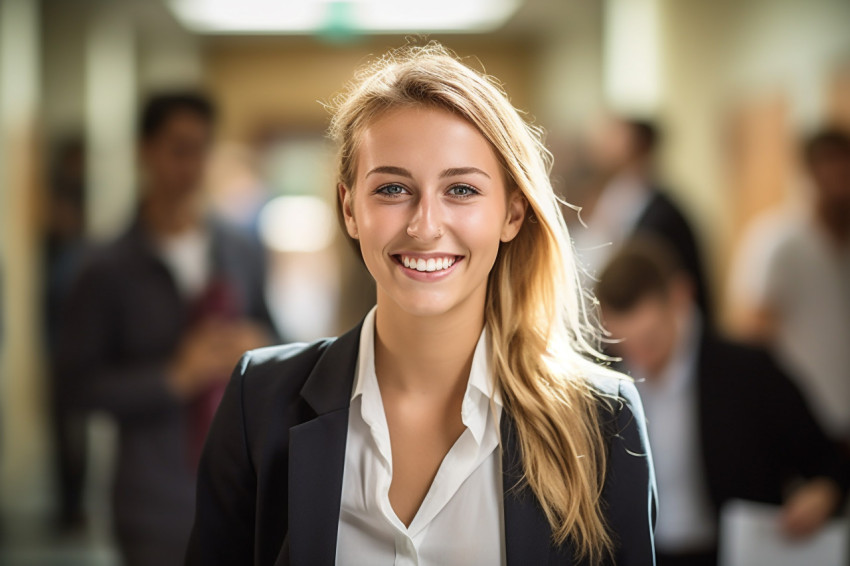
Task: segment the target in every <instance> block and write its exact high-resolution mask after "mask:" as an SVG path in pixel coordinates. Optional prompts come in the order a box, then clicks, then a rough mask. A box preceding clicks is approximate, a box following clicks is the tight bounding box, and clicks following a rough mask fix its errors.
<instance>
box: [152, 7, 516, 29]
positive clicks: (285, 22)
mask: <svg viewBox="0 0 850 566" xmlns="http://www.w3.org/2000/svg"><path fill="white" fill-rule="evenodd" d="M520 1H521V0H463V1H458V0H430V1H428V2H423V1H422V0H166V2H167V4H168V6H169V7H170V8H171V10H172V12H173V13H174V15H175V16H176V17H177V19H178V20H180V22H182V24H183V25H184V26H186V27H187V28H188V29H190V30H192V31H195V32H199V33H258V34H259V33H270V34H314V33H316V34H321V33H340V32H348V33H352V34H356V33H416V32H487V31H493V30H495V29H498V28H499V27H501V26H502V25H503V24H504V23H505V22H506V21H507V20H508V19H509V18H510V17H511V16H513V14H514V13H515V12H516V10H517V8H518V7H519V4H520Z"/></svg>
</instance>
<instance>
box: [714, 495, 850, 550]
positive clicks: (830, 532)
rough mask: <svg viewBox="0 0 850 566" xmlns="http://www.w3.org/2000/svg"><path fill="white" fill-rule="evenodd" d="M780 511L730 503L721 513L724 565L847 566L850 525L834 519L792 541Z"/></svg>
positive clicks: (738, 501) (768, 507)
mask: <svg viewBox="0 0 850 566" xmlns="http://www.w3.org/2000/svg"><path fill="white" fill-rule="evenodd" d="M779 512H780V508H779V507H777V506H774V505H766V504H763V503H754V502H751V501H742V500H736V501H730V502H729V503H727V504H726V505H725V506H724V508H723V510H722V512H721V514H720V566H847V565H848V564H850V556H848V546H850V523H848V520H847V519H833V520H831V521H830V522H828V523H827V524H826V525H825V526H824V527H823V528H822V529H821V530H820V531H818V532H817V533H816V534H814V535H813V536H811V537H809V538H807V539H805V540H803V541H796V540H789V539H787V538H786V537H784V536H783V535H782V533H781V532H780V530H779Z"/></svg>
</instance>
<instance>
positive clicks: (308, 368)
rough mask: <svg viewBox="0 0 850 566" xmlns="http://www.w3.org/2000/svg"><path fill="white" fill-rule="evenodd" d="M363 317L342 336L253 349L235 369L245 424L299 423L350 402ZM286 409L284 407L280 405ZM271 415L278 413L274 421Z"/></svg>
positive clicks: (250, 427) (289, 424)
mask: <svg viewBox="0 0 850 566" xmlns="http://www.w3.org/2000/svg"><path fill="white" fill-rule="evenodd" d="M361 326H362V323H361V324H358V325H357V326H356V327H354V328H353V329H351V330H349V331H348V332H346V333H345V334H343V335H342V336H340V337H339V338H323V339H321V340H316V341H315V342H311V343H298V344H287V345H284V346H272V347H267V348H259V349H257V350H252V351H250V352H248V353H247V354H245V355H244V356H243V357H242V360H240V362H239V366H237V368H236V372H235V374H236V375H237V379H239V380H241V383H240V387H239V389H240V390H241V397H242V405H243V407H244V408H245V413H246V415H245V416H246V425H247V426H248V428H249V430H251V429H253V427H252V426H251V422H257V423H259V424H261V425H262V426H265V423H268V422H281V421H280V417H279V416H280V415H283V417H284V422H285V423H286V424H287V426H290V427H291V426H294V425H296V424H299V423H300V422H303V421H304V420H307V419H310V418H313V417H315V416H317V415H321V414H324V413H326V412H329V411H332V410H335V409H338V408H341V407H343V406H347V405H348V403H349V401H350V397H351V387H352V384H353V381H354V369H355V366H356V363H357V353H358V346H359V343H360V329H361ZM282 409H284V410H283V412H281V410H282ZM269 419H274V420H272V421H270V420H269Z"/></svg>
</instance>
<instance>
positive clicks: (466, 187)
mask: <svg viewBox="0 0 850 566" xmlns="http://www.w3.org/2000/svg"><path fill="white" fill-rule="evenodd" d="M390 187H398V188H400V189H402V190H403V191H407V188H405V187H404V186H403V185H399V184H398V183H388V184H386V185H382V186H380V187H378V188H377V189H376V190H375V193H376V194H380V195H382V196H385V197H389V198H398V197H400V196H401V195H402V194H403V193H401V192H398V193H390V192H388V191H387V189H389V188H390ZM455 189H463V190H465V191H468V192H467V193H466V194H462V195H458V194H452V195H451V196H453V197H455V198H458V199H468V198H470V197H474V196H475V195H478V194H480V192H479V191H478V190H477V189H476V188H475V187H472V186H470V185H466V184H463V183H458V184H457V185H452V186H451V187H449V192H451V191H454V190H455Z"/></svg>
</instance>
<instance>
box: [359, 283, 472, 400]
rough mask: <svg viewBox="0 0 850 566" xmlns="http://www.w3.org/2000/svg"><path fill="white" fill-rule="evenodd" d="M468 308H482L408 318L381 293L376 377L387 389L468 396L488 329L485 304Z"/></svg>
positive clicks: (377, 318) (377, 321) (377, 325)
mask: <svg viewBox="0 0 850 566" xmlns="http://www.w3.org/2000/svg"><path fill="white" fill-rule="evenodd" d="M382 299H387V300H382ZM467 302H469V303H479V302H480V303H481V304H480V305H479V304H475V305H471V308H470V306H466V305H464V306H462V307H459V308H457V309H455V310H453V311H450V312H448V313H444V314H442V315H438V316H428V317H423V316H416V315H411V314H410V313H406V312H404V311H403V310H402V309H400V308H398V306H397V305H395V304H393V303H392V301H391V300H389V299H388V298H387V297H382V296H381V293H380V291H379V293H378V310H377V312H376V317H375V372H376V374H377V377H378V382H379V383H380V384H381V387H382V389H384V388H392V389H395V390H396V391H399V392H402V393H414V392H415V393H420V394H425V395H429V396H440V397H444V396H451V395H457V394H459V395H460V396H463V393H464V391H465V390H466V383H467V381H468V380H469V371H470V368H471V367H472V357H473V354H474V352H475V346H476V344H477V343H478V339H479V337H480V336H481V330H482V328H483V327H484V304H483V301H467Z"/></svg>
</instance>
